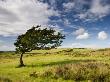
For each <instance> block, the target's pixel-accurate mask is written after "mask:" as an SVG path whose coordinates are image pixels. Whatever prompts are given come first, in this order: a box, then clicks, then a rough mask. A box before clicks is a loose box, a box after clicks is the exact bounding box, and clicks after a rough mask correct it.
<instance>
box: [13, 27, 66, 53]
mask: <svg viewBox="0 0 110 82" xmlns="http://www.w3.org/2000/svg"><path fill="white" fill-rule="evenodd" d="M55 32H56V31H55V30H54V29H51V28H50V29H47V28H44V29H41V26H36V27H32V28H31V29H29V30H27V32H26V33H25V34H22V35H20V36H18V38H17V40H16V42H15V43H14V45H15V46H16V51H17V52H21V53H25V52H30V51H32V50H35V49H37V50H39V49H52V48H56V47H58V46H60V45H61V43H62V39H64V37H65V36H64V35H62V34H61V33H60V32H58V33H57V34H55Z"/></svg>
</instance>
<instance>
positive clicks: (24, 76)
mask: <svg viewBox="0 0 110 82" xmlns="http://www.w3.org/2000/svg"><path fill="white" fill-rule="evenodd" d="M23 60H24V63H25V65H26V66H25V67H22V68H18V67H17V66H18V64H19V54H14V52H1V53H0V82H76V81H77V80H76V81H75V80H74V78H73V79H72V78H67V79H66V78H65V77H63V75H64V74H63V75H59V73H60V72H58V74H57V75H59V77H57V78H54V77H51V75H52V74H53V73H54V71H51V72H49V73H52V74H50V75H49V74H47V72H48V71H49V70H51V69H53V70H56V69H58V68H59V69H60V70H62V69H63V68H64V67H65V66H67V67H68V68H69V69H72V70H74V69H78V68H81V66H82V68H83V66H85V67H87V65H89V64H91V63H92V64H95V66H96V65H97V63H98V66H99V68H103V67H104V68H103V69H101V70H102V71H101V74H102V72H103V74H105V75H106V76H107V79H110V78H109V75H110V74H108V73H109V71H110V49H100V50H92V49H53V50H35V51H32V52H30V53H26V54H24V58H23ZM102 64H104V65H102ZM92 66H94V65H92ZM106 66H107V67H106ZM87 68H88V67H87ZM97 68H98V67H97ZM64 69H65V68H64ZM74 71H76V70H74ZM63 72H64V70H63ZM70 72H71V71H70ZM92 72H93V71H91V73H92ZM55 73H56V72H55ZM66 73H67V72H65V74H66ZM68 73H69V72H68ZM81 73H82V72H81ZM44 74H46V75H44ZM69 75H70V74H69ZM69 75H68V76H69ZM78 75H80V73H79V74H78ZM78 75H76V76H78ZM60 76H61V77H60ZM71 76H72V75H71ZM71 76H70V77H71ZM82 80H83V79H82ZM77 82H92V81H90V80H89V79H84V80H83V81H79V80H78V81H77ZM97 82H101V81H97ZM102 82H105V81H102ZM106 82H107V81H106ZM108 82H110V80H109V81H108Z"/></svg>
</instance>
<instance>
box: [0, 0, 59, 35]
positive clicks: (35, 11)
mask: <svg viewBox="0 0 110 82" xmlns="http://www.w3.org/2000/svg"><path fill="white" fill-rule="evenodd" d="M54 15H57V16H58V12H57V11H54V10H53V9H50V8H49V5H48V4H46V3H43V2H40V1H38V0H6V1H0V35H3V36H10V35H11V36H12V35H17V34H20V33H24V32H25V31H26V30H27V29H29V28H31V26H33V25H36V24H41V25H46V24H48V22H49V21H50V19H49V17H50V16H54Z"/></svg>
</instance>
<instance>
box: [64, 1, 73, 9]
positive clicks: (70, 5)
mask: <svg viewBox="0 0 110 82" xmlns="http://www.w3.org/2000/svg"><path fill="white" fill-rule="evenodd" d="M74 6H75V3H74V2H68V3H63V7H64V8H65V9H66V10H70V9H72V8H74Z"/></svg>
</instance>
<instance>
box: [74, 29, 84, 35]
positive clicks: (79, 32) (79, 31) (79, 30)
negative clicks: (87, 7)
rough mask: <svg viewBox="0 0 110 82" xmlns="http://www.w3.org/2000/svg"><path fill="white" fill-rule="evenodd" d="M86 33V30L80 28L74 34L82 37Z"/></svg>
mask: <svg viewBox="0 0 110 82" xmlns="http://www.w3.org/2000/svg"><path fill="white" fill-rule="evenodd" d="M84 32H85V29H84V28H79V29H78V30H76V31H75V32H74V34H75V35H82V34H84Z"/></svg>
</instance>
